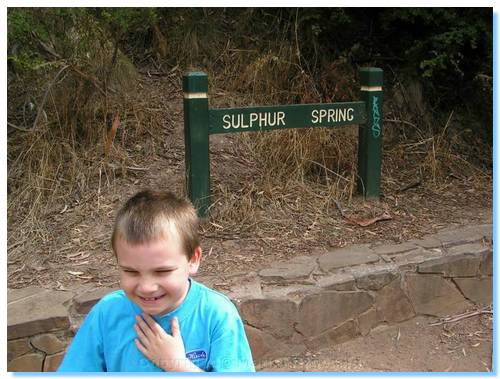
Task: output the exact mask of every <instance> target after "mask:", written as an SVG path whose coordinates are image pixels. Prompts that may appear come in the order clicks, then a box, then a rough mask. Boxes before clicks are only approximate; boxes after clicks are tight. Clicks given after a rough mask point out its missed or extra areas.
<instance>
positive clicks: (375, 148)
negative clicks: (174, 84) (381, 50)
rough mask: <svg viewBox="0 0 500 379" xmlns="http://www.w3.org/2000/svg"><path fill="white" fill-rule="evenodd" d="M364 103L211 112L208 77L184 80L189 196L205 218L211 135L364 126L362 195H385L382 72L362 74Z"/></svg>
mask: <svg viewBox="0 0 500 379" xmlns="http://www.w3.org/2000/svg"><path fill="white" fill-rule="evenodd" d="M360 78H361V101H353V102H344V103H329V104H297V105H279V106H259V107H245V108H227V109H209V107H208V95H207V93H208V78H207V75H206V74H205V73H203V72H190V73H187V74H186V75H184V77H183V90H184V143H185V163H186V189H187V194H188V196H189V198H190V199H191V201H192V202H193V204H194V205H195V207H196V208H197V211H198V214H199V216H200V217H206V216H207V214H208V210H209V208H210V204H211V202H210V156H209V135H210V134H220V133H239V132H252V131H253V132H255V131H267V130H281V129H289V128H314V127H336V126H342V125H355V124H357V125H359V137H358V139H359V140H358V175H357V178H358V180H357V190H358V193H360V194H362V195H364V196H366V197H375V198H378V197H379V196H380V169H381V163H382V100H383V97H382V95H383V91H382V84H383V71H382V70H381V69H379V68H373V67H367V68H362V69H361V70H360Z"/></svg>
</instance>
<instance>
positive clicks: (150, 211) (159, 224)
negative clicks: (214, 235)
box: [111, 190, 200, 260]
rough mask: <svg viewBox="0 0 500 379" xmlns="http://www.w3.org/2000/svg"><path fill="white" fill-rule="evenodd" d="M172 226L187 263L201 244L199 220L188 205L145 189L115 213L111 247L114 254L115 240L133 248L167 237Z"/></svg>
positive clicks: (171, 196) (169, 193) (166, 194)
mask: <svg viewBox="0 0 500 379" xmlns="http://www.w3.org/2000/svg"><path fill="white" fill-rule="evenodd" d="M172 226H174V227H175V229H176V230H177V233H178V234H179V238H180V239H181V244H182V246H183V249H184V251H185V253H186V255H187V257H188V259H189V260H190V259H191V257H192V255H193V252H194V250H195V249H196V248H197V247H198V246H199V245H200V238H199V235H198V227H199V220H198V216H197V215H196V210H195V209H194V207H193V205H192V204H191V202H189V201H188V200H186V199H183V198H180V197H177V196H176V195H174V194H173V193H171V192H167V191H164V192H163V191H152V190H145V191H141V192H138V193H137V194H135V195H134V196H132V197H131V198H130V199H129V200H128V201H127V202H126V203H125V204H124V205H123V207H122V208H121V209H120V210H119V211H118V214H117V216H116V221H115V226H114V228H113V235H112V237H111V245H112V247H113V251H114V252H115V255H116V240H117V239H118V238H122V239H123V240H124V241H126V242H127V243H129V244H132V245H136V244H141V243H146V242H152V241H156V240H158V239H160V238H162V237H167V235H166V234H167V233H168V230H169V229H170V227H172Z"/></svg>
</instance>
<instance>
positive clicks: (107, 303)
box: [94, 289, 130, 310]
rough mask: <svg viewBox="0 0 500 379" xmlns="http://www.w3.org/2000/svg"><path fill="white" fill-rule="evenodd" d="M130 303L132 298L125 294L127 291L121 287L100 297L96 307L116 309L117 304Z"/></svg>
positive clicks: (124, 304) (125, 304) (126, 304)
mask: <svg viewBox="0 0 500 379" xmlns="http://www.w3.org/2000/svg"><path fill="white" fill-rule="evenodd" d="M128 304H130V300H129V298H128V297H127V295H125V292H124V291H123V290H121V289H117V290H112V291H111V292H109V293H107V294H106V295H104V296H103V297H101V298H100V299H99V301H98V302H97V303H96V304H95V306H94V308H100V309H103V310H105V309H107V308H109V307H113V308H114V309H116V307H117V306H128Z"/></svg>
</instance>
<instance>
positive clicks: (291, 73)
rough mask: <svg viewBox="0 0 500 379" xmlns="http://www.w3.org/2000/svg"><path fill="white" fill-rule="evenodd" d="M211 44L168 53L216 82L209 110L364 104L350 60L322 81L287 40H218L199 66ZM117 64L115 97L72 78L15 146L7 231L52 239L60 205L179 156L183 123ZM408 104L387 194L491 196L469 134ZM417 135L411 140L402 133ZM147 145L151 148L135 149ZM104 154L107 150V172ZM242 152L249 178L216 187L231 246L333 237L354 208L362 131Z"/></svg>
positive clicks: (390, 162)
mask: <svg viewBox="0 0 500 379" xmlns="http://www.w3.org/2000/svg"><path fill="white" fill-rule="evenodd" d="M205 32H206V31H204V29H203V25H202V26H199V27H194V28H193V29H192V30H190V31H189V33H186V35H185V36H184V37H183V39H182V40H179V41H178V43H177V44H176V43H175V41H174V43H171V42H172V41H169V44H168V51H167V52H168V53H169V54H170V55H172V54H173V55H174V56H175V55H176V54H177V55H178V62H182V63H183V65H182V64H181V66H182V67H186V68H187V69H203V70H205V71H207V72H208V74H209V88H210V92H211V93H210V96H211V106H212V107H231V106H243V105H257V104H262V105H269V104H280V103H281V104H284V103H313V102H336V101H349V100H355V99H357V98H358V84H357V83H358V82H357V79H356V71H355V69H354V68H353V67H352V65H351V64H350V63H349V59H348V57H344V58H341V59H338V60H337V61H334V62H321V59H319V58H317V60H318V64H317V67H319V69H318V68H317V69H316V70H315V71H314V72H312V71H311V69H310V68H309V67H308V66H307V64H306V62H304V60H303V59H302V58H301V54H300V46H298V45H297V44H295V43H294V41H292V42H290V41H288V39H285V38H283V37H282V36H281V35H280V36H278V38H277V40H276V41H274V43H272V44H269V45H268V46H267V47H266V48H265V49H263V48H261V49H253V48H252V49H241V48H240V46H238V45H237V44H236V43H233V42H231V40H230V39H227V38H225V39H224V38H221V36H220V35H215V36H212V37H214V38H218V39H217V43H216V44H214V45H213V46H216V48H215V52H212V55H213V56H214V58H213V59H212V60H211V61H210V62H209V63H207V62H205V63H201V64H200V63H197V64H196V65H194V64H193V62H202V61H201V60H199V59H198V58H199V57H200V55H203V46H204V45H205V44H204V43H203V41H204V40H206V39H207V38H209V37H210V31H208V32H206V33H207V34H206V35H204V34H203V33H205ZM162 45H164V44H162ZM162 49H163V50H165V49H167V47H165V46H164V47H163V48H162ZM163 50H162V51H163ZM161 55H165V51H163V52H162V54H161ZM167 55H168V54H167ZM108 58H109V57H108ZM107 61H108V60H107V59H106V56H104V55H103V56H101V57H100V59H96V60H95V63H96V65H97V66H105V62H107ZM118 62H121V63H120V64H119V65H118V67H116V69H115V70H112V74H111V75H110V77H109V78H110V79H109V82H108V84H107V87H106V88H103V87H102V86H100V84H99V82H98V81H96V80H95V78H94V77H93V76H92V75H90V74H88V72H94V71H96V70H88V71H86V72H83V71H82V72H77V71H75V70H70V69H68V70H67V73H64V75H63V76H61V77H60V78H59V79H58V80H57V81H54V85H53V86H52V87H51V88H50V90H46V93H47V101H46V104H45V108H44V109H45V114H46V115H48V119H47V120H45V119H41V122H39V123H38V124H37V126H36V128H35V129H34V130H30V131H27V132H18V131H16V132H15V133H13V134H12V135H11V136H9V140H8V156H9V161H8V185H9V193H10V194H9V199H8V220H9V224H10V225H13V224H15V225H16V228H24V229H25V230H28V231H32V232H33V233H41V234H42V235H46V234H48V233H49V232H48V231H47V230H45V227H44V222H43V220H44V216H45V215H47V214H50V213H51V212H54V210H56V211H60V208H61V204H65V203H68V201H76V202H79V201H85V200H86V199H89V198H93V197H95V196H96V195H97V197H98V196H99V194H100V191H101V188H102V186H104V185H111V184H112V183H113V181H114V178H115V177H116V176H118V175H124V173H125V171H127V167H132V166H135V165H136V164H135V162H134V157H136V156H137V155H138V154H139V155H140V154H142V155H144V154H146V155H149V156H150V157H151V156H155V155H156V154H157V153H160V152H161V151H164V150H165V149H166V150H167V151H168V152H169V153H170V151H169V149H172V148H171V147H170V146H169V143H168V139H166V140H165V136H163V135H162V130H164V129H165V123H166V124H167V129H168V128H173V127H174V124H175V125H177V126H176V127H179V124H180V121H181V120H180V117H181V116H180V115H176V116H171V118H169V119H167V120H165V119H162V118H161V117H163V116H164V114H165V102H164V101H162V100H159V99H151V98H150V96H149V95H148V86H151V83H148V84H147V85H144V86H142V84H141V82H140V81H139V83H137V77H138V76H137V74H136V73H134V70H133V69H132V67H131V66H130V64H128V63H127V61H126V60H125V59H123V60H118ZM79 71H81V70H79ZM153 71H154V70H153ZM157 71H159V72H161V73H165V72H167V73H168V75H169V77H171V78H172V83H171V86H170V88H169V89H173V90H174V91H179V89H180V74H181V69H180V68H179V67H178V66H176V67H175V68H174V70H172V71H169V70H166V69H165V68H164V67H162V65H161V64H160V65H158V66H157ZM66 74H67V75H66ZM51 80H52V79H50V78H49V79H48V82H49V83H50V82H51ZM162 90H163V91H165V88H163V89H162ZM103 91H104V92H103ZM42 95H43V94H42ZM177 95H179V94H177V93H174V94H173V95H172V96H177ZM179 96H180V95H179ZM387 101H388V102H389V103H391V102H392V99H391V98H390V97H389V98H388V99H387ZM411 101H412V99H411V98H410V99H407V100H406V108H405V106H403V107H399V108H398V109H395V108H392V105H391V106H390V107H389V109H390V110H389V112H387V116H386V118H387V119H390V120H391V121H392V122H390V123H386V136H385V146H384V152H385V156H384V166H383V174H382V175H383V185H384V186H385V188H386V189H390V190H391V191H392V190H394V189H398V188H402V187H404V186H405V185H407V184H411V183H412V181H414V182H417V181H419V183H420V184H419V185H426V186H431V187H433V188H434V189H435V190H436V191H439V190H440V189H443V188H446V187H447V186H448V185H449V182H450V180H452V179H453V178H459V179H460V180H462V181H468V183H469V184H470V185H471V186H475V187H476V188H478V189H479V188H483V189H484V187H485V186H488V185H490V184H491V164H490V163H488V162H491V160H489V159H486V167H480V166H478V165H476V164H474V163H471V159H470V156H469V153H474V152H473V151H471V150H470V149H469V150H467V149H466V151H460V150H459V149H457V146H462V145H463V143H464V142H463V141H464V140H463V133H460V132H457V131H456V130H457V129H456V128H454V126H455V125H456V119H455V115H454V114H453V113H452V114H450V116H449V118H448V119H447V120H446V122H445V124H444V126H442V127H437V128H432V127H429V124H428V120H426V119H424V118H422V117H420V116H419V115H416V113H415V111H413V112H412V110H411V109H410V108H409V107H408V103H409V102H411ZM116 115H119V117H120V125H119V127H118V130H117V133H116V137H115V138H114V141H113V143H112V144H110V140H109V138H110V137H108V136H109V134H108V132H109V129H110V128H111V126H112V121H113V119H114V117H115V116H116ZM409 125H410V126H411V128H410V129H412V130H413V133H410V132H408V133H407V134H404V133H403V135H401V133H400V132H398V129H401V126H406V128H407V129H408V128H409ZM436 130H438V131H437V132H436ZM167 137H168V136H167ZM139 140H141V145H145V144H148V148H147V149H144V148H143V147H140V146H139V148H137V146H138V143H136V141H139ZM165 141H167V142H166V143H165ZM106 144H110V154H109V155H110V158H109V161H107V162H105V160H104V149H105V146H106ZM235 144H236V148H235V151H234V152H233V153H234V155H235V156H238V159H239V160H240V161H241V162H242V168H243V169H242V172H245V174H242V176H243V177H241V176H240V177H233V176H229V177H224V176H221V177H220V180H219V179H218V178H217V176H215V177H214V180H215V182H216V184H215V185H214V186H213V195H212V196H213V199H214V201H213V206H212V210H211V218H210V220H211V221H210V222H211V223H212V224H211V226H209V233H214V234H217V233H218V234H219V235H225V233H229V232H227V231H228V230H231V234H232V235H236V234H242V235H244V234H248V233H257V235H259V234H261V235H267V236H271V235H273V234H276V233H290V227H291V225H292V227H296V229H297V230H295V231H292V232H291V233H294V235H295V236H305V235H306V234H307V233H313V232H314V233H321V231H322V230H323V229H328V228H329V227H330V228H331V227H334V226H332V224H331V223H332V220H331V218H332V216H333V215H335V217H336V216H338V209H337V205H336V204H335V201H341V202H342V204H344V205H345V206H349V205H352V204H353V203H352V202H353V199H354V195H355V183H356V160H357V158H356V153H357V127H354V126H352V127H344V128H339V129H333V130H329V129H314V130H287V131H284V132H267V133H257V134H256V133H251V134H242V135H239V136H235ZM138 149H139V150H138ZM141 149H142V151H141ZM476 153H477V152H476ZM488 154H490V156H491V152H489V153H488ZM488 164H490V166H488ZM410 171H411V172H410ZM403 174H405V175H406V176H405V175H403ZM354 203H355V204H356V206H357V204H358V203H357V202H354Z"/></svg>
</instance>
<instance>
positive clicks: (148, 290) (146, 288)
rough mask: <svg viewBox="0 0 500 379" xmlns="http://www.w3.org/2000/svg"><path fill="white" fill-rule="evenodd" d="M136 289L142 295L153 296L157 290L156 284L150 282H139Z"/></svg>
mask: <svg viewBox="0 0 500 379" xmlns="http://www.w3.org/2000/svg"><path fill="white" fill-rule="evenodd" d="M137 287H138V288H137V289H138V290H139V292H140V293H141V294H142V295H149V294H153V293H154V292H156V291H157V290H158V284H156V283H155V282H154V281H152V280H141V281H140V282H139V285H138V286H137Z"/></svg>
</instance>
